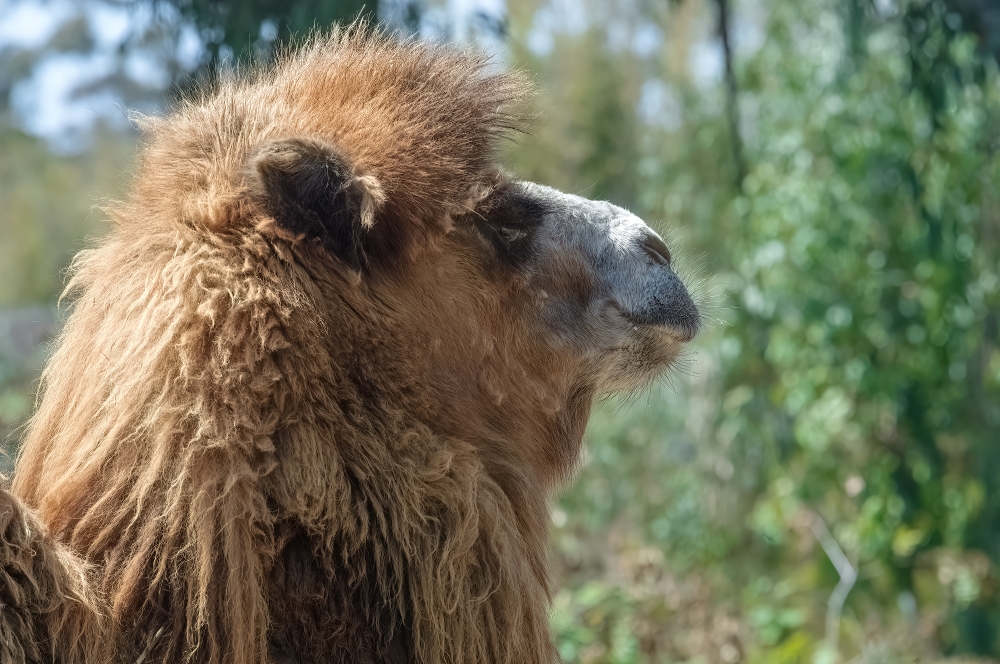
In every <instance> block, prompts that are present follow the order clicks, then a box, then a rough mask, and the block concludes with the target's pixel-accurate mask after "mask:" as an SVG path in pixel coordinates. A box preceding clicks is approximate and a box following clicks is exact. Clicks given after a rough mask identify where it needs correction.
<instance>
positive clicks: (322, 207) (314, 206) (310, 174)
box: [251, 138, 384, 271]
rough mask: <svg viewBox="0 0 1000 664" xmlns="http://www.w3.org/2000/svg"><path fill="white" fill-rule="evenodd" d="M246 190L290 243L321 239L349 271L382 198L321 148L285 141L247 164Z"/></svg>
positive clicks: (356, 266)
mask: <svg viewBox="0 0 1000 664" xmlns="http://www.w3.org/2000/svg"><path fill="white" fill-rule="evenodd" d="M251 167H252V174H251V191H252V193H253V194H254V196H255V197H256V198H257V201H258V203H259V204H260V205H261V207H262V208H263V210H264V212H265V213H266V214H267V215H268V216H269V217H270V218H271V219H273V220H274V223H275V224H276V225H277V228H276V229H275V230H276V231H277V232H278V234H279V235H281V236H283V237H285V238H286V239H290V240H301V239H310V240H311V239H316V240H320V241H321V242H322V243H323V244H324V246H326V247H327V249H329V250H330V251H331V252H332V253H333V254H335V255H336V256H337V257H338V258H340V259H341V260H342V261H344V262H345V263H346V264H347V265H348V266H349V267H350V268H351V269H353V270H355V271H359V270H360V269H361V255H362V251H361V239H362V235H363V233H364V232H365V231H367V230H368V229H370V228H371V227H372V226H373V225H374V222H375V212H376V210H377V208H378V206H379V205H380V204H381V203H382V202H383V200H384V195H383V193H382V189H381V187H380V186H379V183H378V181H377V180H375V178H373V177H370V176H360V177H359V176H357V175H356V174H355V173H354V170H353V169H352V168H351V166H350V165H349V164H348V163H347V160H346V159H344V157H343V156H342V155H341V154H340V153H339V152H338V151H337V150H336V148H334V147H332V146H330V145H327V144H326V143H324V142H322V141H319V140H315V139H305V138H290V139H284V140H279V141H274V142H271V143H268V144H266V145H265V146H264V147H263V148H261V149H260V151H258V152H257V154H256V155H254V157H253V158H252V159H251Z"/></svg>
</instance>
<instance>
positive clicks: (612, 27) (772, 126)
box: [0, 0, 1000, 664]
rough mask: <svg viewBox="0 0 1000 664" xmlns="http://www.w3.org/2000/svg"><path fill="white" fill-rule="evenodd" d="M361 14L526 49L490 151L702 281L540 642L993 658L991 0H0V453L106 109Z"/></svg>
mask: <svg viewBox="0 0 1000 664" xmlns="http://www.w3.org/2000/svg"><path fill="white" fill-rule="evenodd" d="M359 14H365V15H368V16H371V17H374V18H376V19H378V20H381V21H383V22H384V23H385V24H386V25H387V26H388V27H389V29H391V30H394V31H397V32H399V33H401V34H419V35H421V36H425V37H432V38H438V39H444V40H450V41H454V42H459V43H462V44H467V45H472V46H475V47H478V48H484V49H486V50H488V51H489V52H491V53H493V54H494V57H495V59H496V62H497V63H498V65H499V66H516V67H519V68H522V69H525V70H527V71H528V72H530V73H531V74H532V76H533V77H534V78H535V80H536V81H537V84H538V87H539V89H540V90H541V93H540V94H539V96H538V97H537V99H536V100H535V101H534V108H533V109H531V110H532V111H534V112H537V114H538V118H539V119H538V120H537V121H536V122H535V123H534V124H533V125H532V126H530V127H528V133H526V134H525V135H522V136H519V137H518V138H516V140H514V141H512V142H510V143H509V144H507V145H506V146H505V151H506V159H507V163H508V164H509V165H510V166H511V168H512V170H514V172H516V173H517V174H519V175H520V176H521V177H524V178H526V179H533V180H537V181H540V182H544V183H547V184H550V185H553V186H557V187H560V188H562V189H565V190H568V191H571V192H578V193H581V194H583V195H586V196H589V197H591V198H603V199H607V200H611V201H613V202H615V203H617V204H619V205H623V206H626V207H628V208H630V209H632V210H633V211H635V212H636V213H637V214H639V215H640V216H642V217H643V218H645V219H647V220H649V221H650V223H651V224H653V225H654V226H656V227H657V228H658V229H659V230H661V231H663V232H664V233H666V234H667V235H668V237H669V238H670V241H671V244H672V245H673V247H672V248H676V249H678V250H679V251H680V252H681V258H680V259H679V261H678V262H679V263H680V265H681V268H682V271H685V270H686V272H687V274H688V275H689V277H690V278H691V279H693V280H694V281H695V282H697V284H698V285H697V287H696V290H698V291H699V292H700V293H701V294H702V296H703V298H705V299H706V301H707V302H708V303H709V305H708V306H709V309H710V311H711V316H712V318H713V322H712V323H711V324H710V325H709V327H708V329H707V331H706V333H705V334H704V335H703V336H701V337H700V338H699V339H698V340H697V342H696V343H695V344H694V346H695V348H694V350H693V351H692V352H691V353H690V355H689V356H688V358H687V361H686V363H685V364H684V365H683V366H681V367H679V368H678V369H677V370H676V371H674V372H673V373H672V374H671V375H670V376H668V377H667V379H666V380H665V381H664V382H663V384H661V385H657V386H655V387H654V388H653V389H652V390H651V391H649V392H648V393H645V394H642V395H640V396H638V397H636V398H634V399H632V400H631V401H629V402H627V403H623V402H618V401H609V402H606V403H602V404H600V405H599V406H598V407H597V409H596V411H595V414H594V417H593V419H592V422H591V426H590V429H589V431H588V434H587V445H588V446H587V452H586V455H585V458H584V462H583V464H582V468H581V472H580V476H579V478H578V479H577V480H576V481H575V482H574V483H572V484H571V485H569V486H568V487H567V490H566V491H565V492H564V493H563V495H562V497H561V498H560V499H559V500H558V502H557V503H556V504H555V505H554V509H553V518H552V522H553V523H552V530H553V557H554V560H555V569H556V571H557V587H558V588H559V591H558V594H557V595H556V597H555V610H554V612H553V624H554V627H555V631H556V634H557V638H558V643H559V650H560V652H561V654H562V656H563V658H564V659H565V661H566V662H606V663H633V662H634V663H646V662H704V663H708V662H722V663H726V664H732V663H735V662H760V663H772V662H773V663H782V662H789V663H791V662H813V663H815V664H834V663H837V662H871V663H875V662H879V663H881V662H916V661H920V662H936V661H942V662H943V661H948V662H959V661H962V662H972V661H977V662H980V661H981V662H986V661H996V660H997V659H998V658H1000V567H998V565H1000V444H998V443H1000V441H998V438H1000V334H998V323H1000V320H998V315H1000V308H998V305H1000V264H998V258H1000V156H998V154H997V151H998V149H1000V89H998V82H1000V70H998V62H997V58H998V57H1000V3H998V2H996V0H506V2H505V1H504V0H382V1H381V2H376V0H253V1H249V0H245V1H239V0H77V1H73V0H47V1H46V0H0V436H2V437H3V440H4V448H5V449H6V451H7V453H8V457H7V458H6V459H3V460H2V461H0V465H2V466H3V469H5V470H7V471H9V469H10V467H11V458H12V457H13V455H14V454H16V449H17V444H18V439H19V435H20V430H19V428H18V427H19V426H20V425H21V424H22V423H23V422H24V420H25V418H26V417H27V416H28V415H29V414H30V412H31V409H32V406H33V400H34V390H35V389H36V387H37V376H38V372H39V371H40V368H41V366H42V364H43V362H44V360H45V357H46V353H47V349H48V346H47V343H48V342H49V340H50V339H51V337H52V335H53V334H54V333H55V332H56V331H57V330H58V326H59V320H60V317H61V316H64V315H65V309H66V307H67V306H68V305H67V304H64V305H63V308H62V311H61V312H60V310H59V308H58V307H57V298H58V296H59V293H60V290H61V288H62V285H63V282H64V275H65V272H64V271H65V268H66V266H67V265H68V264H69V262H70V260H71V258H72V256H73V254H74V253H75V252H76V251H78V250H79V249H81V248H83V247H84V246H86V244H87V242H88V241H90V240H92V239H93V238H94V237H97V236H99V235H100V234H101V232H102V231H103V230H104V229H105V227H106V220H105V217H104V215H103V214H102V213H101V212H100V206H101V202H102V200H104V199H106V198H108V197H112V198H113V197H118V196H122V195H123V192H124V191H125V189H126V188H127V186H128V179H127V173H128V170H129V168H130V163H131V162H132V160H133V158H134V154H135V149H136V139H137V136H136V134H135V131H134V129H133V123H132V122H131V121H130V119H129V118H130V114H131V113H132V112H134V111H138V112H142V113H161V112H164V111H165V110H166V109H168V108H169V107H170V103H171V102H170V100H171V99H172V98H176V95H177V94H178V93H179V92H180V91H183V90H184V89H185V88H187V87H190V86H192V85H193V84H195V82H196V81H197V80H199V79H200V78H202V77H203V76H205V73H206V72H207V71H210V70H211V69H212V68H214V67H219V66H221V67H233V66H240V65H239V62H240V61H241V60H242V59H245V58H247V57H256V58H268V57H270V54H271V52H272V50H273V46H274V44H275V42H276V40H279V41H280V40H283V39H285V38H287V37H288V36H289V35H291V34H301V33H302V31H304V30H307V29H308V28H310V27H311V26H313V25H314V24H315V25H320V26H325V25H327V24H329V23H330V22H332V21H338V20H345V19H346V20H349V19H350V18H352V17H355V16H357V15H359ZM88 238H89V239H90V240H88Z"/></svg>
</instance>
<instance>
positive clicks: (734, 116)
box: [716, 0, 747, 192]
mask: <svg viewBox="0 0 1000 664" xmlns="http://www.w3.org/2000/svg"><path fill="white" fill-rule="evenodd" d="M716 3H717V4H718V5H719V24H718V30H719V39H721V40H722V53H723V56H724V59H725V66H726V115H727V117H728V119H729V141H730V144H731V145H732V150H733V161H734V162H735V164H736V188H737V189H739V190H740V191H741V192H742V191H743V180H744V179H746V176H747V166H746V161H745V160H744V158H743V139H742V138H741V137H740V115H739V105H738V103H739V100H738V98H737V95H738V94H739V90H738V89H737V87H736V74H735V73H733V49H732V46H731V45H730V43H729V0H716Z"/></svg>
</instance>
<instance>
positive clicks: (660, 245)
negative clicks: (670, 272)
mask: <svg viewBox="0 0 1000 664" xmlns="http://www.w3.org/2000/svg"><path fill="white" fill-rule="evenodd" d="M642 248H643V249H644V250H645V251H646V253H647V254H649V255H650V256H652V258H653V260H654V261H656V262H657V263H659V264H660V265H666V266H668V267H669V266H670V250H669V249H667V245H666V243H665V242H664V241H663V240H661V239H660V238H659V237H657V236H656V235H653V234H652V233H650V234H649V235H647V236H646V237H645V239H644V240H643V241H642Z"/></svg>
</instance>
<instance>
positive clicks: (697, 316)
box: [617, 303, 702, 343]
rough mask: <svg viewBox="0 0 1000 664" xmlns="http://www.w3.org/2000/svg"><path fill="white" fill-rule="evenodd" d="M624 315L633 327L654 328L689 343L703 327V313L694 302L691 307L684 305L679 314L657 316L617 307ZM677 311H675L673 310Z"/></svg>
mask: <svg viewBox="0 0 1000 664" xmlns="http://www.w3.org/2000/svg"><path fill="white" fill-rule="evenodd" d="M617 308H618V310H619V311H620V312H621V315H622V317H623V318H624V319H625V320H626V321H628V322H629V323H630V324H631V325H632V327H633V328H641V329H647V330H654V331H656V332H659V333H662V334H665V335H666V336H669V337H670V338H671V339H674V340H676V341H680V342H682V343H687V342H689V341H691V340H692V339H694V338H695V337H696V336H697V335H698V332H700V331H701V327H702V315H701V312H700V311H698V309H697V307H695V306H694V304H693V303H692V304H691V307H690V309H688V308H687V307H684V308H683V309H682V311H681V312H676V313H679V315H668V316H665V317H663V316H656V317H651V316H649V315H643V314H636V313H632V312H629V311H626V310H625V309H623V308H622V307H620V306H619V307H617ZM671 313H675V312H671Z"/></svg>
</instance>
